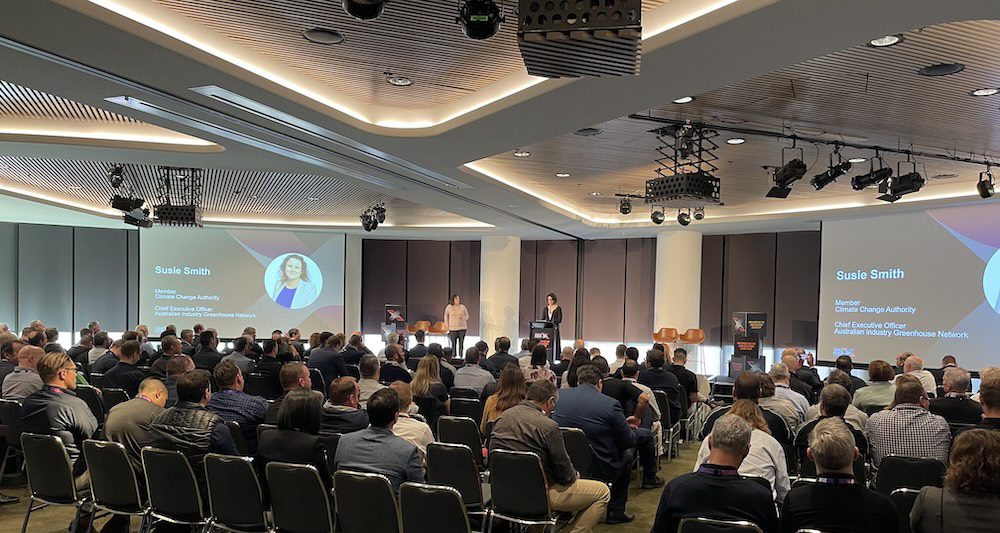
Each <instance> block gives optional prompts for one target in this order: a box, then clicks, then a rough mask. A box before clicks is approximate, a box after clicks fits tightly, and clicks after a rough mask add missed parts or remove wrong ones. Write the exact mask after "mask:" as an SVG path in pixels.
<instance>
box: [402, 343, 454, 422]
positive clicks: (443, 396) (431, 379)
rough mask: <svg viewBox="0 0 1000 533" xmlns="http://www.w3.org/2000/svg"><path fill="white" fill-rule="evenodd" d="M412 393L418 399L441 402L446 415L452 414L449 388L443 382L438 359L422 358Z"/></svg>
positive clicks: (412, 386)
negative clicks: (433, 399) (429, 398)
mask: <svg viewBox="0 0 1000 533" xmlns="http://www.w3.org/2000/svg"><path fill="white" fill-rule="evenodd" d="M410 391H412V392H413V396H414V397H415V398H416V397H425V398H426V397H431V398H435V399H437V401H438V402H441V405H442V406H443V410H444V414H448V413H449V412H451V397H450V396H449V395H448V387H446V386H445V384H444V382H443V381H442V380H441V364H440V363H439V362H438V358H437V357H421V358H420V363H419V364H417V371H416V372H415V373H414V374H413V381H411V382H410Z"/></svg>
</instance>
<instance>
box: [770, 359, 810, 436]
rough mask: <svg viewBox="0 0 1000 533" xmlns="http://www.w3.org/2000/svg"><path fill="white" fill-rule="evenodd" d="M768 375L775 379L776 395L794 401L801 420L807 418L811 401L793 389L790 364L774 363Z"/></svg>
mask: <svg viewBox="0 0 1000 533" xmlns="http://www.w3.org/2000/svg"><path fill="white" fill-rule="evenodd" d="M768 375H769V376H771V380H772V381H774V397H775V398H778V399H779V400H788V401H790V402H792V405H794V406H795V409H796V410H797V411H798V412H799V420H800V421H801V420H802V419H803V418H805V416H806V411H808V410H809V401H808V400H807V399H806V397H805V396H803V395H802V394H800V393H798V392H795V391H794V390H792V387H791V379H792V374H791V372H790V371H789V370H788V366H787V365H785V364H784V363H774V365H773V366H771V371H770V372H768ZM792 427H794V426H792Z"/></svg>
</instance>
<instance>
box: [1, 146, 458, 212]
mask: <svg viewBox="0 0 1000 533" xmlns="http://www.w3.org/2000/svg"><path fill="white" fill-rule="evenodd" d="M110 167H111V164H110V163H107V162H103V161H85V160H56V159H37V158H26V157H17V156H8V155H0V180H7V181H9V182H13V183H16V184H18V185H20V186H23V187H27V188H30V189H32V190H41V191H48V192H52V193H54V194H58V195H62V196H67V197H71V198H73V199H75V200H78V201H81V202H84V203H91V204H94V205H96V206H107V205H108V202H109V200H110V198H111V197H112V196H113V195H114V194H116V192H122V191H116V190H115V189H113V188H112V187H111V185H110V184H109V183H108V179H107V172H108V169H109V168H110ZM158 178H159V174H158V171H157V167H156V166H153V165H135V164H126V165H125V180H126V183H127V184H130V185H132V186H133V187H134V188H135V192H136V194H137V196H138V197H139V198H144V199H146V200H147V202H149V203H156V202H155V199H156V184H157V181H158ZM202 184H203V186H202V203H201V205H202V207H203V208H204V211H205V214H206V215H257V216H264V217H299V216H316V217H331V218H335V219H350V220H354V219H356V217H357V216H358V215H360V214H361V212H362V211H363V210H364V209H365V208H366V207H368V206H370V205H372V204H374V203H375V202H378V201H385V202H386V207H387V209H388V211H389V218H390V222H392V223H394V224H397V225H412V224H427V223H462V222H469V221H468V219H465V218H463V217H460V216H457V215H453V214H451V213H447V212H444V211H440V210H437V209H432V208H428V207H425V206H422V205H420V204H416V203H413V202H409V201H407V200H401V199H395V198H387V197H385V196H384V195H381V194H377V193H375V192H372V191H369V190H367V189H365V188H362V187H360V186H357V185H354V184H352V183H348V182H345V181H340V180H336V179H332V178H328V177H325V176H314V175H308V174H288V173H275V172H247V171H234V170H225V169H205V173H204V178H203V180H202ZM75 187H80V188H79V189H76V188H75ZM237 191H239V192H237ZM310 197H316V198H318V200H315V201H310V200H308V198H310Z"/></svg>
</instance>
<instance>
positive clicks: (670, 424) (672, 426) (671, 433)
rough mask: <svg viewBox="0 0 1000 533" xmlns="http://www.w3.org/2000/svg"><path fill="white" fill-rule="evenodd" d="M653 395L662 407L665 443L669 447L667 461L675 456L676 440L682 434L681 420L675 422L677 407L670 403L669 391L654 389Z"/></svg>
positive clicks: (657, 404)
mask: <svg viewBox="0 0 1000 533" xmlns="http://www.w3.org/2000/svg"><path fill="white" fill-rule="evenodd" d="M653 397H654V398H655V399H656V406H657V407H658V408H659V409H660V426H662V427H663V430H662V431H663V445H664V447H666V449H667V462H668V463H669V462H670V460H671V459H673V457H674V453H673V451H674V442H676V440H677V438H678V437H679V436H680V422H676V423H675V422H674V417H673V413H674V411H673V410H675V409H676V408H675V407H674V406H673V405H671V404H670V399H669V398H668V397H667V393H666V392H664V391H662V390H656V389H654V390H653Z"/></svg>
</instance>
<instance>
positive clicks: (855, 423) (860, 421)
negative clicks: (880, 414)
mask: <svg viewBox="0 0 1000 533" xmlns="http://www.w3.org/2000/svg"><path fill="white" fill-rule="evenodd" d="M826 385H827V386H829V385H840V386H841V387H844V388H845V389H847V390H848V391H850V390H851V375H850V374H848V373H847V372H844V371H842V370H837V369H836V368H835V369H833V370H831V371H830V375H829V376H827V377H826ZM866 388H867V387H866ZM848 394H850V392H849V393H848ZM853 399H854V398H853V395H852V398H851V401H852V404H851V405H848V406H847V411H846V412H845V413H844V420H846V421H847V423H848V424H850V425H851V427H852V428H854V429H856V430H858V431H864V430H865V428H866V427H868V415H867V414H866V413H865V412H864V411H862V410H861V409H858V408H857V407H855V406H854V405H853ZM817 418H819V404H816V405H810V406H809V410H807V411H806V419H805V422H811V421H813V420H816V419H817Z"/></svg>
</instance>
